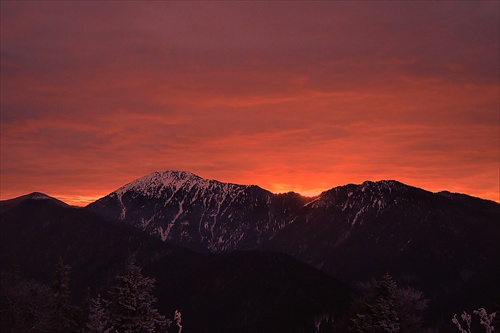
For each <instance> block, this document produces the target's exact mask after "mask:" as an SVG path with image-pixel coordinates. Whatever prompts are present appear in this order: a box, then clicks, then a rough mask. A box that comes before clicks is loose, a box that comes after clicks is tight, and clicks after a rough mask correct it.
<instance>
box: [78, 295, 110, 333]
mask: <svg viewBox="0 0 500 333" xmlns="http://www.w3.org/2000/svg"><path fill="white" fill-rule="evenodd" d="M84 332H85V333H111V332H114V328H113V326H112V325H111V323H110V322H109V318H108V315H107V312H106V309H105V301H104V300H103V299H102V298H101V295H97V297H96V298H93V299H91V300H90V303H89V309H88V319H87V324H86V326H85V330H84Z"/></svg>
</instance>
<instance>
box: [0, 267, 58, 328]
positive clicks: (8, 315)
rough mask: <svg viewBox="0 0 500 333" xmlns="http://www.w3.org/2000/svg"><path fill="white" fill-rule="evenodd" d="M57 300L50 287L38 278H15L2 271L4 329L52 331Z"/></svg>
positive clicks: (1, 322) (0, 311)
mask: <svg viewBox="0 0 500 333" xmlns="http://www.w3.org/2000/svg"><path fill="white" fill-rule="evenodd" d="M52 303H53V295H52V291H51V290H50V288H49V287H47V286H44V285H42V284H40V283H38V282H35V281H23V280H20V279H16V280H12V279H10V278H6V276H5V274H2V276H1V280H0V331H1V332H6V333H9V332H18V333H25V332H26V333H27V332H38V333H45V332H52V330H51V326H52V323H51V312H50V309H49V307H50V306H51V304H52Z"/></svg>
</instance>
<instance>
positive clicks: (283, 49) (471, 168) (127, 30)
mask: <svg viewBox="0 0 500 333" xmlns="http://www.w3.org/2000/svg"><path fill="white" fill-rule="evenodd" d="M498 7H499V4H498V3H497V2H425V3H418V2H354V3H349V2H317V3H305V2H304V3H302V2H296V3H281V2H256V3H251V2H243V3H239V2H235V3H232V2H145V3H143V2H141V3H138V2H125V1H124V2H2V4H1V9H2V10H1V15H2V17H1V25H2V26H1V34H2V35H1V88H2V89H1V143H0V144H1V147H0V148H1V175H2V178H1V182H2V184H1V185H2V186H1V193H0V194H1V198H2V199H6V198H10V197H13V196H16V195H21V194H24V193H26V192H29V191H35V190H36V191H43V192H47V193H48V194H57V195H59V196H60V197H61V198H62V197H64V198H75V199H70V201H72V202H75V203H78V202H80V204H83V203H84V202H86V201H88V200H90V199H85V198H94V197H98V196H100V195H105V194H107V193H109V192H111V191H113V190H114V189H116V188H117V187H118V186H121V185H123V184H124V183H126V182H128V181H131V180H133V179H134V178H136V177H140V176H142V175H144V174H146V173H149V172H152V171H156V170H165V169H184V170H189V171H192V172H195V173H197V174H199V175H200V176H202V177H206V178H215V179H219V180H222V181H229V182H234V183H245V184H249V183H256V184H258V185H260V186H262V187H264V188H267V189H269V190H272V191H288V190H295V191H299V192H302V193H306V194H311V193H318V192H319V191H321V190H326V189H328V188H331V187H333V186H337V185H342V184H345V183H350V182H362V181H364V180H366V179H372V180H377V179H386V178H392V179H398V180H401V181H403V182H407V183H409V184H412V185H415V186H421V187H424V188H427V189H430V190H434V191H437V190H441V189H448V190H452V191H461V192H465V193H469V194H472V195H477V196H482V197H486V198H489V199H492V200H496V201H500V197H499V183H500V179H499V175H498V169H499V159H500V157H499V151H500V146H499V145H500V143H499V140H498V133H499V123H500V119H499V112H498V110H499V108H500V102H499V93H498V91H499V75H500V70H499V64H498V58H499V54H500V52H499V42H500V41H499V35H500V33H499V27H498V26H499V24H498V23H499V14H498V13H499V8H498Z"/></svg>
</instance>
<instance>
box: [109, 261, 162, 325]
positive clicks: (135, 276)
mask: <svg viewBox="0 0 500 333" xmlns="http://www.w3.org/2000/svg"><path fill="white" fill-rule="evenodd" d="M155 282H156V281H155V279H152V278H148V277H145V276H143V275H142V273H141V268H140V267H139V266H138V265H137V264H136V262H135V258H134V256H131V257H130V258H129V262H128V264H127V267H126V272H125V274H123V275H121V276H118V277H117V280H116V284H115V285H114V286H113V287H112V290H111V291H110V292H109V293H110V298H111V299H110V302H109V307H108V316H109V322H110V324H111V325H112V326H113V327H114V329H115V330H117V331H118V332H120V333H150V332H155V329H156V328H160V327H164V326H166V324H167V320H166V319H165V317H164V316H162V315H160V313H159V312H158V310H157V309H156V308H154V306H153V303H154V302H156V297H154V295H153V294H152V292H153V289H154V285H155Z"/></svg>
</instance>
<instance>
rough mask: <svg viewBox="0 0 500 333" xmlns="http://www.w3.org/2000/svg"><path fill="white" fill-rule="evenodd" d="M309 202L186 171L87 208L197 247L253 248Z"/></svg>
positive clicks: (140, 183)
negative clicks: (205, 177) (210, 178)
mask: <svg viewBox="0 0 500 333" xmlns="http://www.w3.org/2000/svg"><path fill="white" fill-rule="evenodd" d="M306 201H307V199H305V198H303V197H301V196H300V195H298V194H295V193H288V194H279V195H276V194H273V193H271V192H269V191H266V190H264V189H262V188H260V187H258V186H254V185H236V184H229V183H222V182H219V181H216V180H207V179H203V178H201V177H199V176H196V175H194V174H192V173H189V172H185V171H166V172H155V173H152V174H150V175H147V176H145V177H142V178H139V179H137V180H135V181H133V182H131V183H129V184H127V185H125V186H123V187H121V188H119V189H118V190H116V191H115V192H113V193H111V194H109V195H108V196H106V197H104V198H102V199H100V200H98V201H96V202H94V203H92V204H90V205H89V206H88V209H91V210H93V211H95V212H98V213H100V214H102V215H105V216H108V217H111V218H114V219H119V220H122V221H124V222H126V223H128V224H131V225H133V226H135V227H137V228H139V229H141V230H143V231H146V232H148V233H149V234H151V235H154V236H157V237H159V238H161V239H162V240H164V241H169V242H171V243H173V244H176V245H182V246H188V247H190V248H194V249H197V250H208V251H215V252H219V251H225V250H236V249H239V250H241V249H254V248H255V247H256V246H257V244H260V243H262V242H264V241H266V240H268V239H269V238H270V237H272V236H273V235H274V234H275V233H276V232H277V231H278V230H280V229H281V228H282V227H283V226H284V224H286V223H287V222H289V221H291V218H292V216H293V214H295V213H296V212H297V211H298V210H299V209H300V208H301V207H302V206H303V205H304V203H305V202H306Z"/></svg>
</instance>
